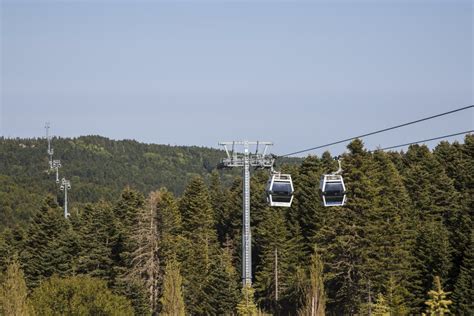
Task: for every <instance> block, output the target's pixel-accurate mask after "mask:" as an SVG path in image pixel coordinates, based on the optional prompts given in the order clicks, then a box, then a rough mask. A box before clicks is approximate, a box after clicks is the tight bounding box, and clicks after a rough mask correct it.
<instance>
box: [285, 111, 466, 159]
mask: <svg viewBox="0 0 474 316" xmlns="http://www.w3.org/2000/svg"><path fill="white" fill-rule="evenodd" d="M473 107H474V105H468V106H465V107H462V108H459V109H455V110H451V111H448V112H444V113H440V114H436V115H432V116H428V117H424V118H421V119H418V120H415V121H411V122H407V123H403V124H399V125H395V126H392V127H388V128H384V129H380V130H377V131H374V132H370V133H366V134H362V135H359V136H354V137H350V138H346V139H343V140H339V141H335V142H332V143H328V144H324V145H320V146H316V147H311V148H308V149H303V150H299V151H295V152H292V153H289V154H285V155H281V156H279V157H288V156H293V155H297V154H302V153H305V152H307V151H312V150H316V149H320V148H325V147H329V146H333V145H337V144H341V143H345V142H348V141H351V140H354V139H356V138H362V137H367V136H371V135H375V134H380V133H383V132H387V131H390V130H394V129H397V128H401V127H405V126H408V125H413V124H417V123H421V122H424V121H428V120H432V119H434V118H437V117H441V116H445V115H449V114H452V113H456V112H460V111H464V110H467V109H470V108H473Z"/></svg>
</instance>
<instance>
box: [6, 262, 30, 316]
mask: <svg viewBox="0 0 474 316" xmlns="http://www.w3.org/2000/svg"><path fill="white" fill-rule="evenodd" d="M2 279H3V280H2V283H1V284H0V314H2V315H19V316H20V315H21V316H23V315H31V314H33V309H32V306H31V303H30V301H29V299H28V298H27V295H28V290H27V288H26V282H25V278H24V275H23V271H22V270H21V268H20V263H19V262H18V259H17V258H16V257H14V258H13V260H12V261H11V263H10V264H9V265H8V268H7V271H6V273H5V276H3V278H2Z"/></svg>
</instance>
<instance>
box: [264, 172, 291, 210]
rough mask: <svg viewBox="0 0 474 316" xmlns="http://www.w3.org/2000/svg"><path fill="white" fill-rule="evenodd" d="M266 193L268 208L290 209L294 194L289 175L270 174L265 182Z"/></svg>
mask: <svg viewBox="0 0 474 316" xmlns="http://www.w3.org/2000/svg"><path fill="white" fill-rule="evenodd" d="M266 192H267V201H268V203H269V204H270V206H279V207H290V206H291V202H293V192H294V189H293V181H292V180H291V175H289V174H282V173H279V172H276V173H273V172H272V174H271V176H270V179H268V182H267V188H266Z"/></svg>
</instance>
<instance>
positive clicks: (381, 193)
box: [361, 151, 415, 304]
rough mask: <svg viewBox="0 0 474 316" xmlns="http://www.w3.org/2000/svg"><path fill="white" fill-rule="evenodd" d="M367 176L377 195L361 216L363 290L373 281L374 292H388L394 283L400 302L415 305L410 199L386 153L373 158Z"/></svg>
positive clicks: (379, 152)
mask: <svg viewBox="0 0 474 316" xmlns="http://www.w3.org/2000/svg"><path fill="white" fill-rule="evenodd" d="M368 175H369V177H370V181H371V185H372V187H373V189H375V192H376V194H375V195H374V197H373V199H372V203H371V205H370V207H368V208H367V209H365V210H364V213H363V214H362V215H363V220H364V222H363V223H362V225H363V227H364V229H363V236H364V237H363V245H364V247H363V255H362V259H363V261H364V262H363V263H362V265H361V272H362V273H363V275H364V276H365V277H364V278H363V279H362V280H361V287H362V288H367V287H368V284H367V283H366V282H367V281H369V280H370V283H371V284H370V286H371V288H372V291H373V292H375V293H377V292H380V293H382V292H387V289H386V288H385V286H386V282H387V280H389V279H392V280H393V281H394V282H396V291H397V294H398V295H401V296H402V297H400V298H399V299H400V300H402V301H406V302H409V303H410V304H414V302H413V300H414V297H413V296H412V295H411V294H410V293H411V290H412V282H413V278H414V277H415V271H414V269H413V264H414V262H415V260H414V257H413V255H412V252H413V241H414V239H415V231H414V224H413V220H414V219H413V212H412V204H411V201H410V198H409V195H408V193H407V192H406V189H405V187H404V185H403V180H402V178H401V176H400V174H399V173H398V170H397V169H396V168H395V166H394V164H393V163H392V161H391V160H390V159H389V157H388V155H387V154H386V153H384V152H381V151H377V152H375V153H374V154H373V164H372V168H371V172H370V173H368Z"/></svg>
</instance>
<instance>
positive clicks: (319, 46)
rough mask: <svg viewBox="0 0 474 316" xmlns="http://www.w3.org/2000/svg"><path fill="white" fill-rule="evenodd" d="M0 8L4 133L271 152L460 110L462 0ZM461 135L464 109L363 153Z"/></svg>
mask: <svg viewBox="0 0 474 316" xmlns="http://www.w3.org/2000/svg"><path fill="white" fill-rule="evenodd" d="M0 2H1V15H0V17H1V30H0V34H1V50H0V52H1V69H0V75H1V78H0V79H1V91H0V92H1V100H0V102H1V103H0V118H1V119H0V135H2V136H4V137H42V136H44V134H45V131H44V123H45V122H46V121H49V122H51V133H52V134H53V135H57V136H61V137H76V136H80V135H91V134H94V135H102V136H106V137H109V138H113V139H136V140H138V141H142V142H147V143H160V144H171V145H197V146H207V147H218V146H217V143H218V142H219V141H232V140H260V141H272V142H274V146H273V149H272V151H273V152H274V153H276V154H285V153H288V152H293V151H297V150H301V149H305V148H310V147H315V146H318V145H321V144H325V143H328V142H331V141H336V140H339V139H344V138H347V137H352V136H356V135H359V134H363V133H366V132H371V131H373V130H377V129H381V128H385V127H390V126H392V125H396V124H399V123H404V122H407V121H411V120H415V119H419V118H422V117H426V116H430V115H434V114H437V113H441V112H445V111H449V110H452V109H455V108H460V107H463V106H467V105H472V104H474V102H473V100H474V95H473V63H474V62H473V59H474V57H473V56H474V54H473V47H474V44H473V28H474V26H473V12H474V11H473V2H472V1H468V0H450V1H448V0H426V1H418V0H414V1H405V0H398V1H390V0H381V1H355V0H354V1H270V0H266V1H197V0H195V1H114V0H103V1H73V0H69V1H41V0H35V1H23V0H15V1H14V0H0ZM473 127H474V110H473V109H472V108H471V110H468V111H463V112H459V113H456V114H452V115H450V116H445V117H443V118H439V119H435V120H431V121H428V122H424V123H421V124H417V125H414V126H411V127H407V128H404V129H400V130H395V131H391V132H387V133H384V134H380V135H376V136H372V137H368V138H366V139H364V143H365V144H366V146H367V148H368V149H374V148H376V147H377V146H381V147H387V146H391V145H397V144H402V143H406V142H410V141H417V140H421V139H426V138H431V137H436V136H441V135H445V134H451V133H456V132H462V131H465V130H472V129H474V128H473ZM454 139H459V140H462V137H458V138H454ZM450 140H453V138H451V139H450ZM327 149H329V150H330V151H331V152H332V153H333V154H340V153H342V152H343V151H344V150H345V145H338V146H334V147H330V148H327ZM323 150H324V149H323ZM323 150H318V151H315V152H312V153H313V154H321V153H322V151H323Z"/></svg>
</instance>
